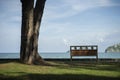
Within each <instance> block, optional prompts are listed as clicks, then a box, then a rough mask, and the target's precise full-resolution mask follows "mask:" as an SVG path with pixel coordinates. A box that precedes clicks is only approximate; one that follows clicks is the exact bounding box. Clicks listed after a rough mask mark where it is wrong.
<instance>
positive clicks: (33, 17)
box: [20, 0, 45, 64]
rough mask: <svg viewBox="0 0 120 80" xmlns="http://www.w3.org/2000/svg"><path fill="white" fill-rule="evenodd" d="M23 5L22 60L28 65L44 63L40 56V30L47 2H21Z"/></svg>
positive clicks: (29, 0) (30, 0)
mask: <svg viewBox="0 0 120 80" xmlns="http://www.w3.org/2000/svg"><path fill="white" fill-rule="evenodd" d="M21 3H22V28H21V48H20V60H21V61H22V62H23V63H26V64H35V63H38V62H41V63H43V62H44V60H43V59H42V58H41V56H39V54H38V38H39V28H40V23H41V19H42V14H43V10H44V5H45V0H37V2H36V6H35V8H34V0H21Z"/></svg>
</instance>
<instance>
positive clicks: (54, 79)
mask: <svg viewBox="0 0 120 80" xmlns="http://www.w3.org/2000/svg"><path fill="white" fill-rule="evenodd" d="M49 63H50V64H52V66H40V65H25V64H22V63H20V62H19V61H15V60H10V61H9V60H1V61H0V80H120V63H118V62H116V63H115V62H114V63H113V62H111V63H110V62H98V63H96V62H89V61H88V62H85V61H84V62H82V61H73V62H70V61H49Z"/></svg>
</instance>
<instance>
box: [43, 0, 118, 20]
mask: <svg viewBox="0 0 120 80" xmlns="http://www.w3.org/2000/svg"><path fill="white" fill-rule="evenodd" d="M50 1H52V0H48V3H46V7H45V12H44V13H45V14H44V16H45V17H44V18H45V21H46V20H48V19H49V20H54V19H59V18H67V17H71V16H74V15H77V14H79V13H81V12H83V11H86V10H89V9H93V8H98V7H109V6H120V4H119V3H115V2H113V1H112V0H92V1H91V0H60V1H56V2H55V1H54V3H53V4H49V2H50ZM58 3H59V4H58ZM56 4H57V5H56ZM61 4H62V5H61Z"/></svg>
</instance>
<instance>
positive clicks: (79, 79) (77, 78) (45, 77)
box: [0, 74, 120, 80]
mask: <svg viewBox="0 0 120 80" xmlns="http://www.w3.org/2000/svg"><path fill="white" fill-rule="evenodd" d="M106 75H107V74H106ZM0 80H120V78H113V77H104V76H95V75H83V74H82V75H78V74H60V75H57V74H24V75H21V76H6V75H3V74H0Z"/></svg>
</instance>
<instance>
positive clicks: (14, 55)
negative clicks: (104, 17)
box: [0, 52, 120, 59]
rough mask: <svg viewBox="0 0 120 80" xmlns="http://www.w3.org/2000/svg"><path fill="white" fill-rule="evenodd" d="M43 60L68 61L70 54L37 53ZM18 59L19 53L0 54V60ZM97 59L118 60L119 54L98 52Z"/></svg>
mask: <svg viewBox="0 0 120 80" xmlns="http://www.w3.org/2000/svg"><path fill="white" fill-rule="evenodd" d="M39 54H40V55H41V57H42V58H44V59H70V53H66V52H39ZM16 58H18V59H19V58H20V54H19V53H0V59H16ZM74 58H80V59H83V58H85V59H89V58H96V56H78V57H74ZM98 58H99V59H120V53H105V52H98Z"/></svg>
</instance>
